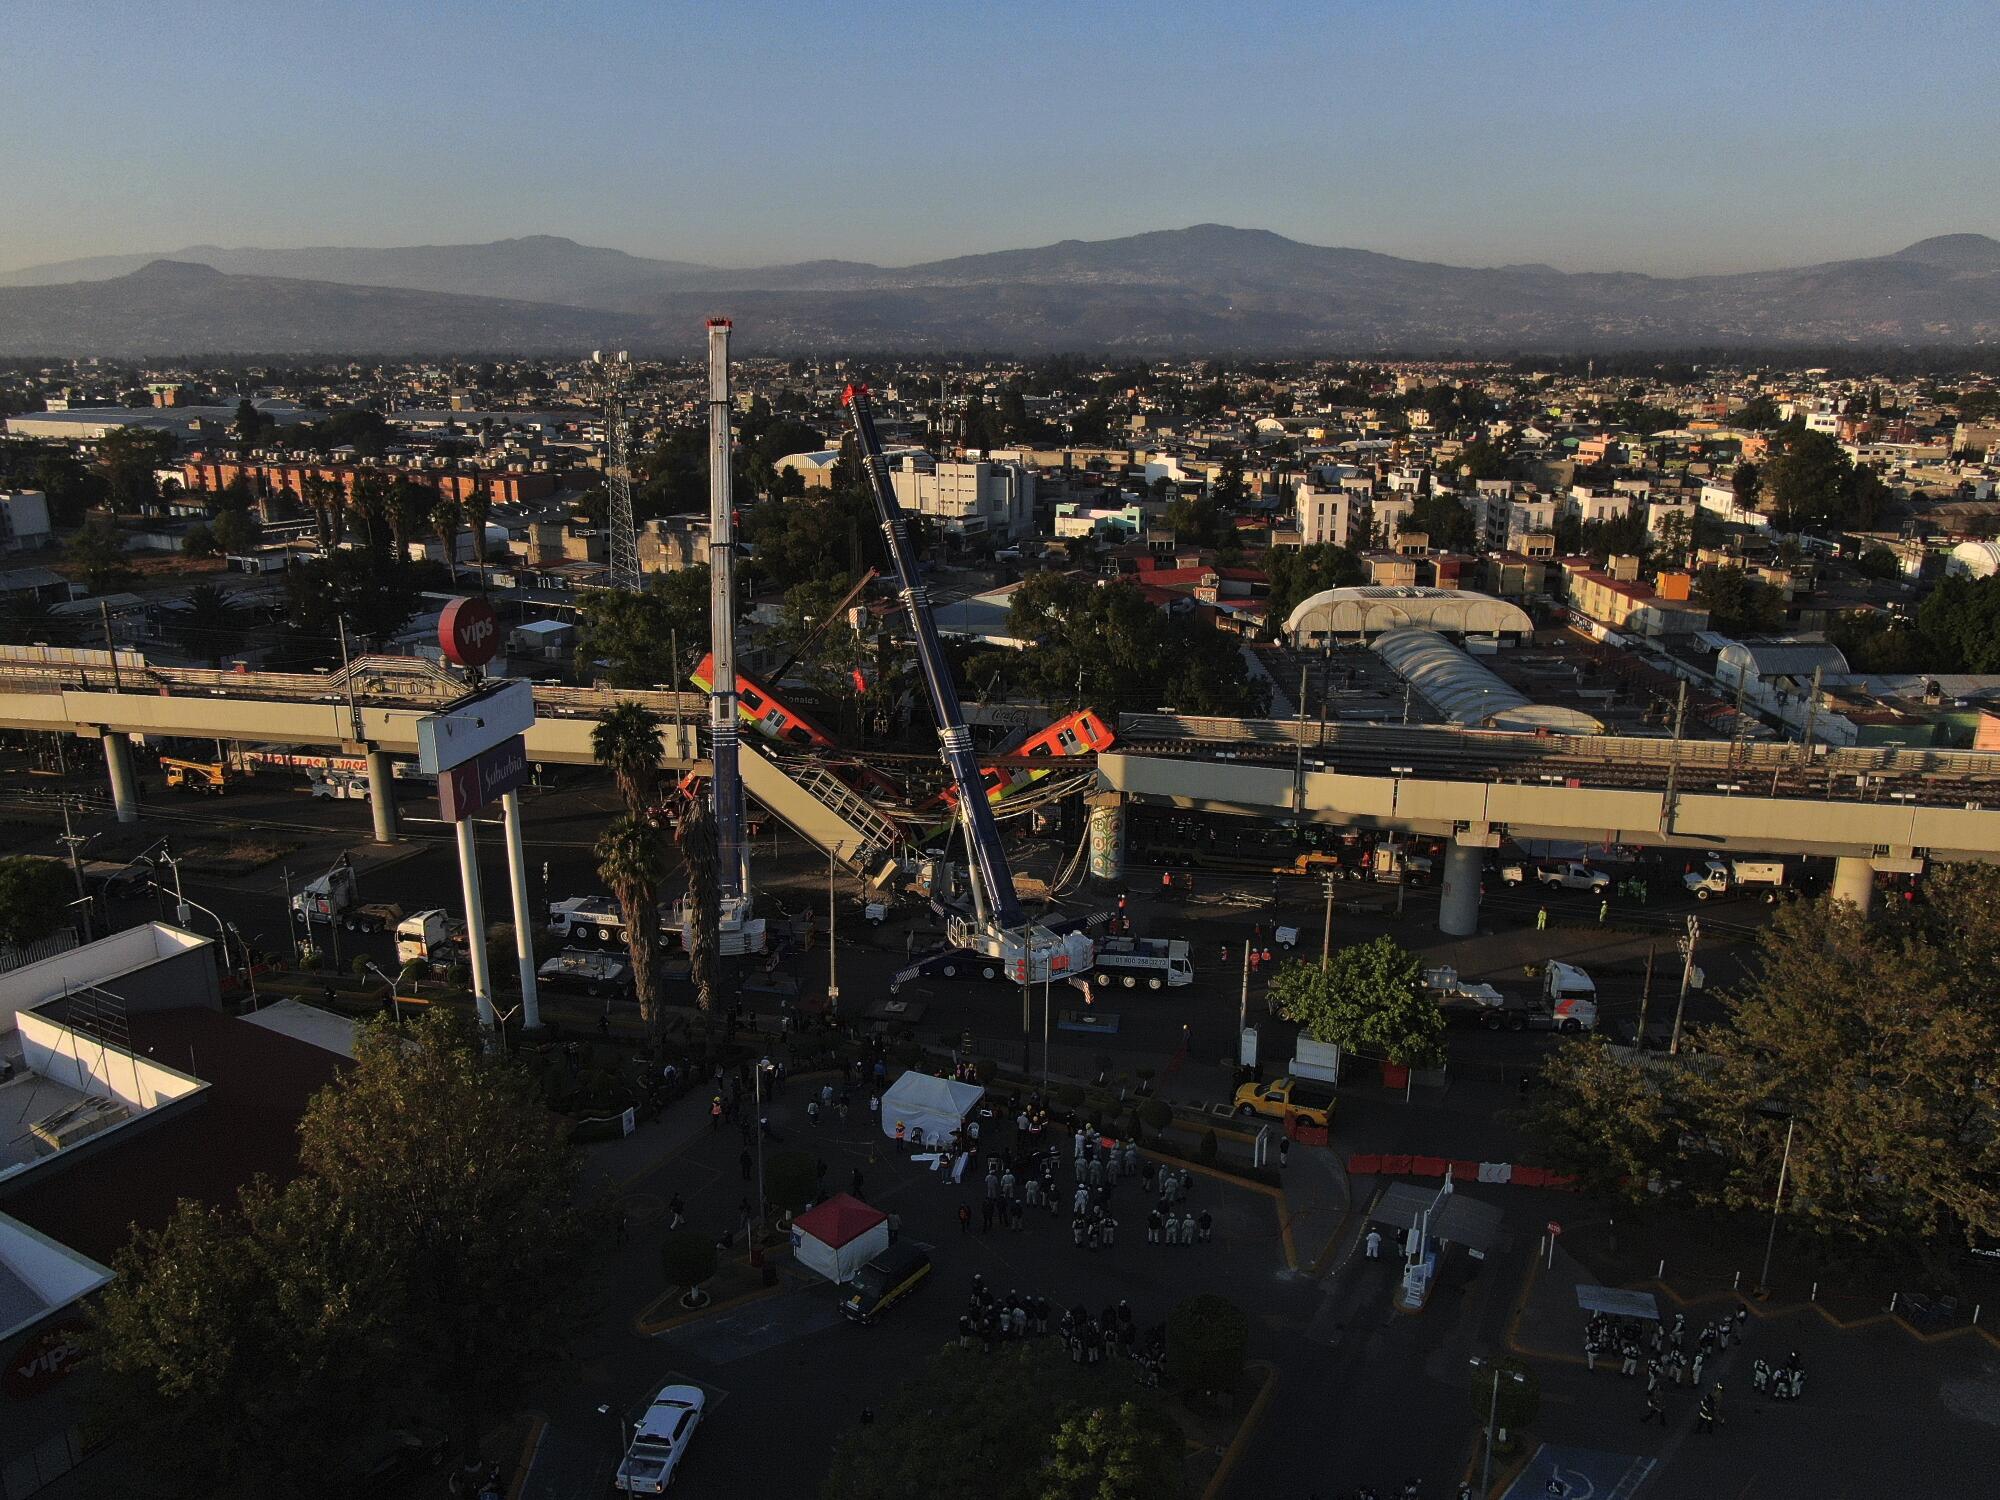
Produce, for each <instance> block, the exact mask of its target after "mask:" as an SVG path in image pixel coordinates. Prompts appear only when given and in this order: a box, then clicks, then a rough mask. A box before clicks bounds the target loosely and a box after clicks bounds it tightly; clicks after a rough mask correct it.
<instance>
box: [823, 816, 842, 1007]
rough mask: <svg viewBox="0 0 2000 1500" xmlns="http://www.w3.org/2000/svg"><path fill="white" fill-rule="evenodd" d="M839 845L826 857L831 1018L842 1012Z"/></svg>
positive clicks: (828, 985) (827, 982)
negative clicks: (836, 875) (835, 876)
mask: <svg viewBox="0 0 2000 1500" xmlns="http://www.w3.org/2000/svg"><path fill="white" fill-rule="evenodd" d="M838 855H839V846H838V845H835V846H834V849H833V851H832V852H830V853H829V854H828V855H827V857H826V1013H827V1017H828V1018H829V1019H832V1018H833V1017H836V1016H838V1015H839V1014H840V956H839V955H840V909H839V906H838V903H837V902H836V901H835V899H834V894H833V874H834V867H835V865H836V864H837V863H838Z"/></svg>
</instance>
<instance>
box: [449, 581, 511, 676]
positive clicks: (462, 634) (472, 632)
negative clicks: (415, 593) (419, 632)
mask: <svg viewBox="0 0 2000 1500" xmlns="http://www.w3.org/2000/svg"><path fill="white" fill-rule="evenodd" d="M438 649H439V650H441V651H443V652H444V657H445V660H446V661H449V662H456V663H457V664H458V665H459V666H461V667H483V666H485V665H486V664H487V663H488V662H489V661H491V660H493V658H494V657H495V656H497V655H499V652H500V617H499V616H498V615H496V614H494V613H493V606H492V605H490V604H488V603H487V602H486V601H485V600H484V599H479V598H466V599H454V600H452V601H451V603H449V604H447V605H446V606H445V607H444V613H443V614H441V615H439V616H438Z"/></svg>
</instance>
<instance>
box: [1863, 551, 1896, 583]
mask: <svg viewBox="0 0 2000 1500" xmlns="http://www.w3.org/2000/svg"><path fill="white" fill-rule="evenodd" d="M1854 570H1855V571H1856V572H1857V573H1859V574H1860V575H1861V576H1862V577H1863V578H1873V579H1876V580H1878V581H1887V580H1888V579H1891V578H1900V577H1902V576H1903V565H1902V563H1901V562H1900V561H1898V559H1897V557H1896V554H1895V553H1893V552H1891V551H1890V550H1889V549H1888V548H1887V547H1881V546H1876V547H1870V548H1869V549H1868V550H1867V551H1866V552H1863V553H1862V554H1861V556H1860V557H1859V558H1858V559H1856V561H1855V564H1854Z"/></svg>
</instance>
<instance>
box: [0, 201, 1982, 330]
mask: <svg viewBox="0 0 2000 1500" xmlns="http://www.w3.org/2000/svg"><path fill="white" fill-rule="evenodd" d="M127 259H128V258H126V257H117V256H112V257H100V258H98V259H96V260H92V261H77V262H68V263H65V264H64V265H61V266H49V267H35V268H30V269H28V270H25V271H18V272H15V273H13V274H12V277H11V278H0V280H8V279H11V280H12V281H14V282H16V283H22V285H20V286H18V287H17V289H16V291H13V292H9V291H6V290H4V289H0V348H5V349H24V348H35V349H47V350H49V351H50V352H56V346H54V345H50V344H46V343H43V344H36V343H34V341H33V337H32V336H31V335H32V332H33V328H32V326H30V325H28V324H25V323H24V322H23V321H22V320H24V319H26V318H27V317H28V316H29V314H28V312H27V311H26V309H28V308H33V309H35V310H36V311H35V314H34V315H35V316H38V317H40V318H42V319H43V320H45V321H44V324H43V325H42V326H45V327H53V328H57V329H58V330H60V331H62V332H63V333H64V336H65V338H68V337H69V336H70V335H71V334H72V333H76V334H81V335H83V336H87V337H89V338H97V339H103V340H105V341H106V342H104V343H102V344H99V345H94V346H91V347H92V348H93V349H94V350H95V351H96V352H106V353H110V352H115V351H118V350H130V349H140V348H143V349H148V350H155V349H158V350H164V349H166V348H169V347H179V348H181V349H185V350H188V351H223V350H228V349H241V348H258V349H273V350H278V349H303V348H314V349H324V348H328V347H336V346H327V345H323V344H319V343H317V342H315V341H316V340H319V339H322V338H325V337H327V336H329V335H330V334H332V333H334V332H337V330H338V320H339V318H340V317H342V316H345V314H344V313H330V314H328V316H327V318H326V319H323V320H322V321H321V322H320V323H318V324H316V325H313V326H309V327H304V328H292V327H282V328H279V329H278V330H277V331H280V332H282V333H283V334H284V339H283V341H282V342H280V343H268V342H266V343H256V344H249V343H243V342H240V340H241V339H242V338H243V337H245V336H246V332H247V331H250V330H257V331H260V333H261V336H263V337H266V338H268V337H270V333H269V332H268V330H272V329H273V328H274V326H275V325H274V324H273V321H272V320H273V319H278V320H279V321H280V322H282V316H283V314H284V311H285V308H286V305H287V298H288V297H290V298H292V299H294V300H295V301H296V303H297V309H298V316H300V317H302V318H304V317H307V316H309V315H311V310H312V309H314V308H318V307H321V306H336V305H344V304H335V303H332V302H330V301H329V299H330V298H331V296H332V294H333V292H334V291H335V290H336V289H337V287H339V286H346V287H348V288H349V290H350V292H355V293H358V292H361V291H364V290H366V291H368V292H369V293H370V294H371V295H370V297H368V298H366V299H363V300H364V302H365V304H366V305H368V306H371V307H375V308H378V309H379V308H381V307H382V306H384V305H385V304H384V303H383V302H382V301H381V300H380V299H381V298H383V297H386V296H387V295H388V294H389V292H390V291H394V290H402V291H406V292H412V293H416V292H421V293H423V294H425V295H428V296H433V297H440V298H444V297H449V298H455V299H456V305H455V307H456V310H454V306H453V305H448V304H447V303H445V302H437V303H435V304H424V305H423V310H422V312H421V314H420V315H419V316H418V317H417V319H416V321H414V322H412V323H411V324H410V325H409V326H408V327H407V328H405V329H402V330H400V331H399V332H397V333H396V334H395V338H396V339H397V340H398V341H397V342H395V343H394V344H393V345H383V344H379V343H373V342H371V343H369V344H367V345H365V346H364V345H360V344H355V343H352V342H349V343H345V344H341V345H338V346H337V347H340V348H362V347H366V348H368V349H371V350H374V349H379V348H386V347H396V348H404V347H414V346H413V345H410V344H408V343H407V342H403V341H406V340H410V339H418V338H422V339H430V340H435V341H436V342H435V343H431V344H426V345H423V347H427V348H437V349H471V348H480V349H489V348H490V349H498V348H508V347H511V348H519V349H524V350H527V349H540V348H548V347H554V346H559V345H561V344H563V343H564V341H565V339H566V338H570V336H569V335H567V334H565V333H564V332H563V330H566V329H578V330H586V329H587V330H592V331H588V332H581V331H580V332H578V333H576V334H575V335H574V336H573V339H572V342H573V343H574V345H575V346H577V347H581V346H582V345H583V344H584V343H586V342H588V341H590V340H594V339H618V340H623V341H625V342H628V343H630V344H631V345H632V346H633V347H637V348H665V349H682V350H686V349H691V348H693V347H694V346H695V342H696V341H697V340H698V332H697V330H698V329H699V326H700V323H701V320H702V318H703V317H705V316H707V315H708V314H710V313H715V312H728V313H730V314H731V315H732V316H733V317H734V318H735V319H736V323H737V327H738V329H739V330H740V334H741V340H740V341H741V343H742V345H743V346H744V347H745V348H748V349H752V350H757V349H762V350H785V349H960V350H1021V351H1037V350H1055V349H1106V350H1128V351H1132V352H1150V351H1158V352H1199V351H1205V350H1212V349H1225V350H1255V351H1268V352H1354V353H1366V352H1369V351H1373V350H1392V349H1393V350H1424V349H1468V350H1474V349H1486V350H1516V349H1531V350H1558V349H1593V348H1635V347H1637V348H1643V347H1661V346H1669V345H1693V344H1722V345H1728V344H1738V345H1784V344H1814V345H1825V344H1841V343H1862V344H1958V345H1968V344H1978V343H1983V342H1988V341H1993V340H1996V339H2000V242H1996V241H1994V240H1991V239H1988V238H1987V237H1985V236H1983V235H1976V234H1953V235H1942V236H1938V237H1936V238H1934V239H1927V240H1923V241H1920V242H1918V243H1917V244H1914V245H1910V246H1908V247H1906V248H1905V249H1902V250H1899V251H1896V252H1895V253H1894V254H1891V255H1884V256H1876V257H1871V258H1868V259H1862V260H1848V261H1832V262H1827V263H1824V264H1820V265H1809V266H1800V267H1796V268H1792V269H1787V270H1779V271H1760V272H1752V273H1748V274H1744V275H1734V276H1695V277H1680V278H1673V277H1653V276H1640V275H1635V274H1630V273H1621V272H1589V273H1564V272H1561V271H1556V270H1552V269H1551V268H1549V267H1547V266H1540V265H1521V266H1500V267H1494V268H1490V269H1475V268H1470V267H1464V266H1450V265H1443V264H1439V263H1434V262H1429V261H1416V260H1406V259H1402V258H1400V257H1397V256H1392V255H1381V254H1377V253H1375V252H1373V251H1367V250H1352V249H1339V248H1331V247H1326V246H1319V245H1307V244H1302V243H1300V242H1299V241H1296V240H1290V239H1286V238H1285V237H1284V236H1282V235H1277V234H1272V233H1270V232H1268V231H1265V230H1255V229H1234V228H1230V227H1228V226H1226V225H1221V224H1201V225H1196V226H1194V227H1193V228H1189V229H1178V230H1161V231H1157V232H1154V233H1149V234H1139V235H1132V236H1128V237H1126V238H1123V239H1114V240H1065V241H1063V242H1062V243H1060V244H1055V245H1044V246H1040V247H1038V248H1034V249H1026V250H1005V251H999V252H995V253H993V254H987V255H969V256H960V257H956V258H954V259H951V260H942V261H933V262H929V263H927V264H923V265H915V266H903V267H883V266H872V265H866V264H861V263H857V262H851V261H809V262H805V263H802V264H797V265H785V266H766V267H762V268H758V269H753V270H726V269H718V268H714V267H704V266H697V265H692V264H688V263H685V262H679V261H666V260H649V259H646V258H644V257H640V256H632V255H626V254H624V253H623V252H621V251H616V250H604V249H598V248H593V247H591V246H587V245H579V244H577V243H576V242H575V241H573V240H567V239H560V238H554V237H550V236H535V237H531V238H527V239H516V240H501V241H497V242H495V243H493V244H490V245H443V246H413V247H407V248H402V249H388V250H367V249H339V248H324V249H313V250H220V249H215V248H212V247H196V248H194V249H190V250H187V251H184V252H180V253H179V254H178V255H176V256H175V257H174V259H175V260H176V261H184V262H195V263H199V264H202V265H212V266H214V267H216V269H218V270H220V271H224V272H228V273H231V275H232V276H233V277H235V278H236V279H240V280H245V281H255V282H256V283H257V289H256V291H255V294H254V296H252V298H251V303H250V305H249V306H247V307H244V308H240V309H233V310H226V309H218V310H217V311H218V314H221V313H222V312H224V311H230V312H231V316H232V317H233V321H231V320H229V319H225V320H223V321H219V322H217V323H215V324H213V325H209V324H205V323H204V322H203V321H202V318H201V316H200V315H199V314H198V311H197V304H198V299H197V298H195V297H194V296H193V295H192V294H190V295H188V296H186V297H183V298H182V299H181V300H180V302H179V303H178V304H177V305H176V307H175V308H174V309H173V310H172V312H171V314H169V313H168V311H167V310H165V309H161V308H151V309H149V308H147V307H145V306H143V305H141V304H142V303H143V302H144V301H145V299H144V298H141V299H140V300H139V301H138V302H133V301H130V300H127V301H124V302H118V303H116V304H115V305H114V303H110V302H104V301H102V300H101V298H100V297H99V296H98V294H93V293H92V292H91V290H90V288H91V287H93V286H97V287H103V286H112V285H117V286H126V285H128V283H129V282H130V281H131V276H130V274H129V273H130V271H131V269H132V268H131V267H130V266H129V265H128V264H127ZM121 268H122V269H121ZM100 272H101V273H102V274H103V275H106V276H116V277H117V278H118V279H116V280H113V281H103V280H99V279H97V277H98V274H99V273H100ZM57 273H65V274H67V275H68V277H69V280H68V281H67V282H66V283H65V284H63V285H49V284H44V283H46V282H47V280H48V278H49V277H50V276H53V275H55V274H57ZM29 283H32V284H29ZM286 285H291V286H295V287H296V286H313V287H315V288H317V290H315V291H314V292H312V293H311V294H310V295H308V294H305V293H290V294H287V293H285V292H284V291H282V290H281V288H283V287H284V286H286ZM142 286H143V283H142ZM29 291H33V292H34V293H36V294H37V295H38V297H39V299H40V300H37V301H31V302H29V303H21V302H18V301H16V300H15V299H16V298H17V296H19V295H21V294H24V293H26V292H29ZM467 294H472V295H467ZM493 298H508V299H512V300H511V301H509V302H508V303H507V305H506V311H504V312H503V311H502V310H501V309H500V308H499V307H497V306H495V305H493V304H492V302H491V301H490V300H489V299H493ZM530 304H541V306H540V307H539V308H535V307H531V306H530ZM417 306H418V305H417V304H412V307H413V309H414V308H415V307H417ZM117 307H122V308H124V309H126V311H125V313H123V314H121V313H119V312H117V311H116V310H115V308H117ZM584 309H589V310H591V311H592V312H593V313H597V314H602V315H606V316H604V317H602V318H600V319H596V320H593V319H592V318H591V317H588V316H585V314H584V312H583V311H582V310H584ZM168 316H171V317H172V318H173V319H175V320H177V321H174V322H172V323H171V325H170V326H171V327H172V328H173V330H174V331H175V332H177V333H178V334H180V335H182V336H184V337H186V338H187V339H188V340H189V342H187V343H185V344H182V345H179V346H169V345H163V344H161V343H160V342H158V340H160V339H161V338H162V337H164V336H165V334H166V331H167V328H168V326H169V324H167V323H166V322H164V321H163V319H165V318H167V317H168ZM121 317H129V318H131V319H135V320H137V321H131V322H123V321H120V319H121ZM64 318H68V319H69V320H70V321H69V322H68V323H64V322H63V319H64ZM51 319H52V320H54V321H53V322H49V321H47V320H51ZM517 326H518V327H519V328H520V329H521V330H522V331H521V332H520V334H519V335H518V337H519V338H521V340H522V342H519V343H514V344H509V343H507V342H505V341H506V339H507V338H509V337H510V336H511V335H510V334H509V333H508V330H509V329H510V328H511V327H517ZM385 336H386V332H385ZM495 340H499V341H500V342H498V343H496V342H494V341H495ZM71 347H75V345H74V344H73V343H68V342H65V343H64V344H62V345H61V348H63V349H68V348H71Z"/></svg>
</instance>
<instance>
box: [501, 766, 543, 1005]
mask: <svg viewBox="0 0 2000 1500" xmlns="http://www.w3.org/2000/svg"><path fill="white" fill-rule="evenodd" d="M500 810H501V812H502V814H503V815H504V821H505V823H506V826H507V881H508V884H510V885H511V886H513V888H514V957H515V958H516V959H517V960H518V961H519V963H520V965H521V1027H522V1029H523V1030H524V1031H539V1030H541V1028H542V1001H541V996H540V995H539V994H537V993H536V991H535V929H534V926H533V925H532V924H533V921H534V919H533V918H532V917H531V916H530V915H529V913H528V857H527V854H526V853H525V852H524V851H523V849H522V846H521V794H520V793H519V792H508V793H507V794H506V795H505V796H503V797H502V798H501V799H500Z"/></svg>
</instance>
